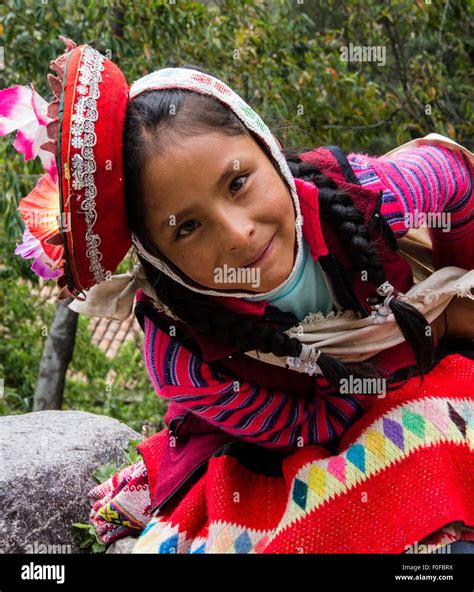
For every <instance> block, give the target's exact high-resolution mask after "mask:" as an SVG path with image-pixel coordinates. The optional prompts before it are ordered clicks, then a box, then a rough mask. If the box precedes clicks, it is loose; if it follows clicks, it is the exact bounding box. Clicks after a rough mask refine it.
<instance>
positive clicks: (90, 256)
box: [0, 37, 131, 298]
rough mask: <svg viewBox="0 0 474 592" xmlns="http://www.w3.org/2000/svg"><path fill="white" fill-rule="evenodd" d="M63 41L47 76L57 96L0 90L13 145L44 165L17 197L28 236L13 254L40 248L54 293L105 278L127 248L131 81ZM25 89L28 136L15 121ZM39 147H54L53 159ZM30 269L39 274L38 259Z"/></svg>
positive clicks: (87, 50) (94, 54) (88, 50)
mask: <svg viewBox="0 0 474 592" xmlns="http://www.w3.org/2000/svg"><path fill="white" fill-rule="evenodd" d="M61 39H62V40H63V41H64V43H65V45H66V52H65V53H64V54H62V55H61V56H60V57H59V58H57V59H56V60H53V61H52V62H51V69H52V70H54V71H55V72H56V73H57V77H54V76H53V75H52V74H48V82H49V84H50V86H51V88H52V90H53V93H54V95H55V100H54V101H53V102H52V103H51V104H49V105H48V104H47V103H46V102H45V101H44V100H43V99H41V97H40V96H39V95H38V94H37V93H36V92H35V91H34V88H33V87H32V85H31V87H30V88H28V87H13V88H12V89H6V90H5V91H1V96H0V106H1V107H2V109H1V112H2V114H3V113H5V112H6V111H8V108H9V109H10V111H9V114H8V115H9V119H10V120H11V119H14V120H16V129H18V134H17V140H16V145H15V144H14V145H15V147H16V148H17V150H19V151H21V152H23V153H24V154H25V159H26V158H28V157H29V158H32V157H34V156H36V155H37V154H38V153H39V156H40V158H41V160H42V161H43V165H45V164H46V165H47V166H45V169H46V174H45V175H43V177H42V178H41V179H40V180H39V182H38V184H37V186H36V187H35V189H34V190H33V191H32V192H31V193H30V194H29V195H28V196H27V197H25V198H23V199H22V200H21V201H20V204H19V207H18V210H19V211H20V213H21V214H22V216H23V219H24V221H25V225H26V236H24V237H23V239H24V243H23V245H20V247H19V248H18V249H17V251H16V252H17V253H18V254H23V256H25V253H26V254H27V255H29V257H31V256H35V255H34V254H33V255H32V254H31V253H32V252H33V251H34V245H36V246H37V247H38V249H39V246H41V248H42V250H43V253H42V254H41V255H42V263H43V264H44V265H45V266H46V268H48V269H47V273H46V274H42V273H39V275H43V277H45V278H47V279H52V278H54V279H56V280H57V283H58V285H59V287H60V288H62V290H61V292H60V294H59V298H65V297H67V296H74V297H77V296H78V295H79V294H80V293H81V292H83V291H85V290H88V289H89V288H90V287H92V286H93V285H95V284H98V283H100V282H102V281H104V280H106V279H109V278H110V276H111V275H112V273H113V272H114V271H115V269H116V268H117V266H118V264H119V263H120V262H121V261H122V260H123V258H124V257H125V255H126V254H127V252H128V250H129V249H130V247H131V237H130V232H129V229H128V223H127V217H126V210H125V198H124V179H123V172H122V170H123V169H122V134H123V125H124V120H125V112H126V106H127V102H128V96H129V87H128V84H127V81H126V79H125V77H124V75H123V74H122V72H121V70H120V69H119V68H118V67H117V66H116V65H115V64H114V63H113V62H112V61H111V60H109V59H107V58H105V57H104V56H103V55H101V54H100V53H99V52H98V51H96V50H95V49H93V48H92V47H90V46H88V45H79V46H76V44H75V43H74V42H73V41H71V40H70V39H66V38H64V37H61ZM13 90H16V91H17V92H16V94H15V93H12V91H13ZM9 91H10V94H9V95H8V96H7V95H4V96H3V93H8V92H9ZM25 93H26V94H28V93H30V97H29V100H30V105H29V107H30V111H31V106H33V112H34V115H35V116H36V120H37V122H36V123H37V126H36V127H37V129H36V133H35V136H34V137H28V134H27V129H26V126H24V133H22V128H21V127H20V125H19V124H18V117H19V112H20V110H21V109H22V108H23V107H25V102H28V96H25ZM13 95H14V96H13ZM8 99H10V102H9V104H7V103H8ZM0 124H1V120H0ZM0 131H1V130H0ZM0 135H3V134H0ZM41 140H46V141H45V142H42V143H41ZM22 141H23V142H24V145H23V149H21V148H22V146H19V144H21V142H22ZM28 143H30V144H31V145H30V146H29V144H28ZM28 147H29V148H30V153H29V154H28ZM38 147H39V150H38ZM45 152H49V153H53V154H54V157H55V162H54V161H51V160H48V159H47V158H46V155H45ZM54 202H56V203H54ZM48 216H49V219H48ZM52 216H53V218H55V220H54V219H51V217H52ZM33 241H35V242H34V243H33ZM37 241H39V245H38V242H37ZM25 244H26V245H27V248H25ZM22 248H23V252H22ZM35 263H36V262H35ZM32 269H33V270H34V271H36V272H37V273H38V265H37V267H36V269H35V268H34V266H33V267H32Z"/></svg>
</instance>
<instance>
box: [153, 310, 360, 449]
mask: <svg viewBox="0 0 474 592" xmlns="http://www.w3.org/2000/svg"><path fill="white" fill-rule="evenodd" d="M144 330H145V340H144V354H145V365H146V368H147V371H148V374H149V376H150V378H151V381H152V383H153V385H154V387H155V389H156V391H157V393H158V395H159V396H161V397H164V398H167V399H170V400H173V401H174V402H175V403H177V404H179V405H180V406H181V407H183V408H185V409H187V410H188V411H191V412H192V413H195V414H197V415H199V416H201V417H202V418H203V419H205V420H206V421H208V422H209V423H210V424H212V425H214V426H217V427H219V428H220V429H222V430H224V431H226V432H228V433H230V434H232V435H233V436H236V437H239V438H242V439H244V440H247V441H249V442H252V443H254V444H260V445H262V446H265V447H268V448H284V447H288V446H290V447H298V446H306V445H308V444H326V443H329V442H331V441H332V440H335V439H337V438H338V437H339V436H340V435H341V434H342V433H343V432H345V431H346V429H347V427H348V426H349V425H350V424H351V423H353V422H354V421H355V419H356V418H357V417H359V416H360V414H361V412H362V407H361V404H360V403H359V400H358V398H357V397H350V396H348V397H347V398H342V397H329V396H327V397H325V396H319V395H318V396H316V397H315V398H314V399H313V400H310V401H305V400H303V399H297V398H296V397H292V396H291V395H288V394H287V393H285V392H283V391H280V390H275V389H267V388H265V387H262V386H260V385H257V384H254V383H251V382H242V381H237V380H234V379H233V378H231V377H228V376H224V375H222V374H220V373H219V372H217V371H216V370H214V369H213V368H211V367H210V366H209V365H208V364H206V363H205V362H203V360H202V359H201V358H200V357H199V356H197V355H195V354H194V353H192V352H190V351H189V350H188V349H186V348H185V347H184V346H182V345H181V344H179V343H178V342H177V341H176V340H175V339H173V338H172V337H170V336H168V335H167V334H166V333H164V332H163V331H162V330H161V329H159V328H158V327H157V326H156V325H154V323H153V322H152V321H150V320H149V319H148V318H145V329H144Z"/></svg>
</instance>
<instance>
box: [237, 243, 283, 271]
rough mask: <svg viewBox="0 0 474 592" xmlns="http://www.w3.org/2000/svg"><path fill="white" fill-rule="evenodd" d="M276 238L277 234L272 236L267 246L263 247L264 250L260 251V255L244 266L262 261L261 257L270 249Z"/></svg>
mask: <svg viewBox="0 0 474 592" xmlns="http://www.w3.org/2000/svg"><path fill="white" fill-rule="evenodd" d="M274 238H275V235H273V236H272V238H271V239H270V241H269V242H268V243H267V245H266V246H265V248H264V249H263V251H262V252H261V253H260V255H259V256H258V257H257V258H256V259H254V260H253V261H251V262H250V263H247V264H246V265H243V266H242V267H250V266H251V265H254V264H255V263H258V262H259V261H260V259H262V257H263V256H264V255H265V253H266V252H267V251H268V249H269V248H270V247H271V245H272V243H273V239H274Z"/></svg>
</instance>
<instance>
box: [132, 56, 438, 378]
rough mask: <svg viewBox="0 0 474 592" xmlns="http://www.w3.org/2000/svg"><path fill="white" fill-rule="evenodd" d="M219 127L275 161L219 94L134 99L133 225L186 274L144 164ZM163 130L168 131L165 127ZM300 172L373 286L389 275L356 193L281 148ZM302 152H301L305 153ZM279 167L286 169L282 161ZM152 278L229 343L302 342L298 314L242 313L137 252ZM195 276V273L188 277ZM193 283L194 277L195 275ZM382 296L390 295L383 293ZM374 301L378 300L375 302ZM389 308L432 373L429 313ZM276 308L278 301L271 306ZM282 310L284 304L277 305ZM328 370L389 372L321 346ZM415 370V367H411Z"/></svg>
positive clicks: (171, 93) (288, 346) (291, 348)
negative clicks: (173, 254) (169, 244)
mask: <svg viewBox="0 0 474 592" xmlns="http://www.w3.org/2000/svg"><path fill="white" fill-rule="evenodd" d="M180 67H182V68H191V69H195V70H198V71H200V72H202V73H204V74H209V75H211V76H212V75H213V74H212V73H211V72H209V71H207V70H204V69H202V68H200V67H197V66H194V65H192V64H185V65H181V66H180ZM210 130H211V131H212V130H220V131H221V132H222V133H225V134H226V135H235V136H237V135H242V134H250V135H251V136H252V137H253V138H254V140H255V141H256V142H257V143H258V144H259V146H260V147H261V148H262V150H264V152H265V154H267V156H268V157H269V158H270V159H271V161H272V162H273V163H274V165H275V166H276V163H275V162H274V159H273V157H272V155H271V154H270V152H269V150H268V148H267V147H266V146H264V144H263V142H262V141H261V140H260V138H258V137H257V136H256V135H255V134H254V133H253V132H251V131H250V130H248V129H247V128H246V127H245V125H244V124H243V123H242V122H241V121H240V120H239V118H238V117H237V116H236V115H235V114H234V113H233V112H232V111H231V110H230V109H228V108H227V107H226V106H224V105H223V104H222V103H220V102H219V101H218V100H217V99H214V98H213V97H210V96H207V95H202V94H200V93H196V92H194V91H191V90H186V89H166V90H160V91H153V90H151V91H146V92H144V93H141V94H140V95H138V96H137V97H135V98H134V99H132V100H131V101H130V102H129V104H128V106H127V113H126V118H125V126H124V142H123V162H124V181H125V197H126V208H127V216H128V222H129V226H130V229H131V230H132V231H133V232H134V233H135V234H136V235H137V237H138V238H139V239H140V241H141V243H142V244H143V245H144V247H145V248H146V250H147V251H148V252H150V253H151V254H153V255H155V256H157V257H159V258H161V259H163V260H164V261H166V262H167V264H168V265H169V266H170V267H171V268H172V269H173V270H174V271H175V272H176V273H177V274H178V275H180V276H181V277H183V274H182V272H181V271H180V270H179V269H177V267H176V266H175V265H173V263H172V262H171V261H170V260H169V259H167V258H166V257H165V256H164V255H163V254H162V253H160V252H159V251H158V250H157V248H156V247H155V245H154V244H153V243H152V241H151V239H150V236H149V232H148V230H147V227H146V216H145V211H144V203H143V202H144V200H143V195H142V194H143V190H142V187H143V178H142V174H143V170H144V163H145V162H146V159H147V157H148V155H149V154H156V153H159V152H160V151H161V150H162V149H163V147H164V146H165V143H166V142H168V141H170V140H171V139H172V138H173V137H174V138H176V137H177V138H179V137H180V136H184V137H186V136H193V135H196V134H199V133H204V132H208V131H210ZM161 132H163V133H161ZM282 152H283V154H284V155H285V158H286V159H287V162H288V165H289V167H290V170H291V172H292V174H293V176H294V177H298V178H300V179H303V180H305V181H310V182H312V183H315V184H316V185H317V187H318V190H319V208H320V215H321V217H322V219H324V221H325V223H326V224H329V225H331V226H332V227H333V228H334V230H335V231H336V233H337V235H338V236H339V237H340V239H341V240H342V241H343V243H344V244H345V245H346V246H347V253H348V255H349V257H350V259H351V262H352V264H353V267H354V269H355V270H361V271H362V270H365V271H366V272H367V275H368V278H369V280H370V281H371V282H373V283H374V288H376V287H378V286H379V285H380V284H382V283H383V282H385V281H386V276H385V271H384V267H383V264H382V261H381V259H380V256H379V254H378V251H377V248H376V246H375V243H374V242H373V241H371V236H370V232H369V229H368V227H367V225H366V224H365V222H364V217H363V214H362V213H361V212H360V210H359V209H358V208H357V207H356V206H355V205H354V204H353V201H352V199H351V197H350V195H348V194H347V192H346V191H345V190H343V189H341V188H340V187H338V185H337V184H336V183H335V182H334V181H333V180H332V179H331V178H330V177H328V176H327V175H325V174H324V173H323V172H322V171H321V170H319V169H318V168H317V167H316V166H314V165H313V164H310V163H308V162H305V161H303V160H301V159H300V157H299V154H298V152H297V151H295V150H294V149H286V150H283V151H282ZM300 153H301V152H300ZM277 170H278V171H279V168H278V167H277ZM137 256H138V259H139V261H140V263H141V264H142V265H143V268H144V271H145V275H146V277H147V280H148V282H149V283H150V284H151V286H152V287H153V289H154V290H155V292H156V295H157V297H158V298H159V299H160V300H161V301H162V302H164V303H165V304H166V305H167V306H168V307H169V308H170V309H171V310H172V311H173V313H174V314H175V315H177V316H178V317H179V318H180V319H182V320H183V321H185V322H186V323H188V324H189V325H191V326H192V327H193V328H194V329H195V330H197V331H199V332H202V333H204V334H207V335H211V336H215V337H216V338H218V339H220V340H222V341H223V342H224V343H232V344H236V345H237V346H238V347H239V348H241V351H250V350H258V351H261V352H263V353H269V352H271V353H273V354H275V355H276V356H292V357H298V356H299V354H300V353H301V350H302V343H301V342H300V341H299V340H298V339H297V338H296V337H289V336H288V335H287V334H286V333H284V331H285V330H287V329H289V328H290V327H292V326H294V325H295V324H297V323H298V321H299V319H298V318H297V317H296V316H295V315H294V314H292V313H282V311H278V312H280V313H281V314H280V315H279V318H278V321H277V322H276V321H275V318H276V317H275V315H273V318H271V316H266V315H264V316H263V317H261V318H255V317H250V316H249V315H244V314H241V313H236V312H234V311H232V310H229V309H227V308H225V307H223V306H222V305H221V304H219V303H218V302H216V301H215V300H212V299H210V298H208V297H207V296H206V295H205V294H200V293H198V292H194V291H193V290H190V289H188V288H187V287H185V286H183V285H182V284H180V283H179V282H176V281H174V280H173V279H172V278H170V277H169V276H167V275H166V274H164V273H162V272H161V271H159V270H158V269H156V268H154V267H153V266H152V265H151V264H150V263H149V262H148V261H147V260H145V259H144V258H143V257H141V256H140V255H139V253H137ZM186 279H187V281H188V282H190V279H189V278H186ZM190 283H192V282H190ZM376 300H377V301H378V302H381V301H383V297H380V296H376ZM373 303H375V300H374V302H373ZM390 308H391V310H392V312H393V313H394V315H395V318H396V321H397V322H398V324H399V326H400V329H401V331H402V333H403V335H404V337H405V339H406V341H407V342H408V343H409V344H410V346H411V347H412V349H413V351H414V354H415V357H416V362H417V369H418V373H419V374H420V375H423V373H424V372H426V371H427V370H428V369H429V367H430V365H431V364H432V363H433V360H434V345H433V338H432V337H431V335H430V334H429V335H426V330H425V329H426V326H427V325H428V322H427V320H426V319H425V318H424V316H423V315H421V313H419V312H418V311H417V310H416V309H415V308H414V307H413V306H411V305H409V304H406V303H402V302H400V301H399V300H396V299H392V300H391V302H390ZM269 309H270V310H272V309H273V310H274V309H275V307H269ZM277 310H278V309H277ZM317 363H318V365H319V366H320V368H321V370H322V372H323V375H324V377H325V378H326V379H327V380H328V381H329V382H330V383H331V384H333V385H334V386H336V387H337V388H339V385H340V380H341V379H342V378H349V376H350V375H353V376H358V377H366V378H367V377H382V376H383V374H382V372H381V371H380V370H379V369H378V368H377V367H376V366H375V364H373V363H371V362H364V363H357V364H355V363H353V364H349V363H344V362H342V361H340V360H338V359H337V358H334V357H332V356H329V355H327V354H324V353H321V355H320V357H319V359H318V362H317ZM410 374H412V372H411V371H410ZM385 379H386V380H387V384H393V383H394V382H396V381H397V380H399V378H398V374H397V373H394V374H391V375H389V376H386V375H385Z"/></svg>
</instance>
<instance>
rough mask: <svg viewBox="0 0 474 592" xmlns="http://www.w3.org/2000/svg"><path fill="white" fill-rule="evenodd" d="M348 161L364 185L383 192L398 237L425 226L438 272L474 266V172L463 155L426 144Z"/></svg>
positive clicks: (387, 214) (383, 209)
mask: <svg viewBox="0 0 474 592" xmlns="http://www.w3.org/2000/svg"><path fill="white" fill-rule="evenodd" d="M349 161H350V162H351V164H352V165H353V168H354V172H355V174H356V175H357V177H358V179H359V181H360V182H361V183H362V184H363V185H366V186H369V187H371V188H372V189H382V190H383V197H382V207H381V212H382V214H383V216H384V217H385V218H386V220H387V221H388V222H389V224H390V226H391V228H392V230H393V231H394V233H395V235H396V236H397V238H400V237H402V236H404V235H405V234H406V233H407V232H408V231H409V230H410V228H418V227H419V226H420V225H426V226H427V227H428V230H429V233H430V236H431V239H432V243H433V260H434V263H435V267H436V268H437V269H438V268H440V267H443V266H446V265H458V266H460V267H464V268H467V269H471V268H472V267H474V192H473V179H474V172H473V167H472V164H471V163H470V162H469V159H468V158H467V156H466V155H465V154H464V153H463V152H462V151H460V150H455V149H451V148H446V147H444V146H437V145H424V146H418V147H415V148H412V149H410V150H405V151H403V152H400V153H398V154H395V155H393V156H391V157H384V156H381V157H371V156H367V155H357V154H351V155H349Z"/></svg>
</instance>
